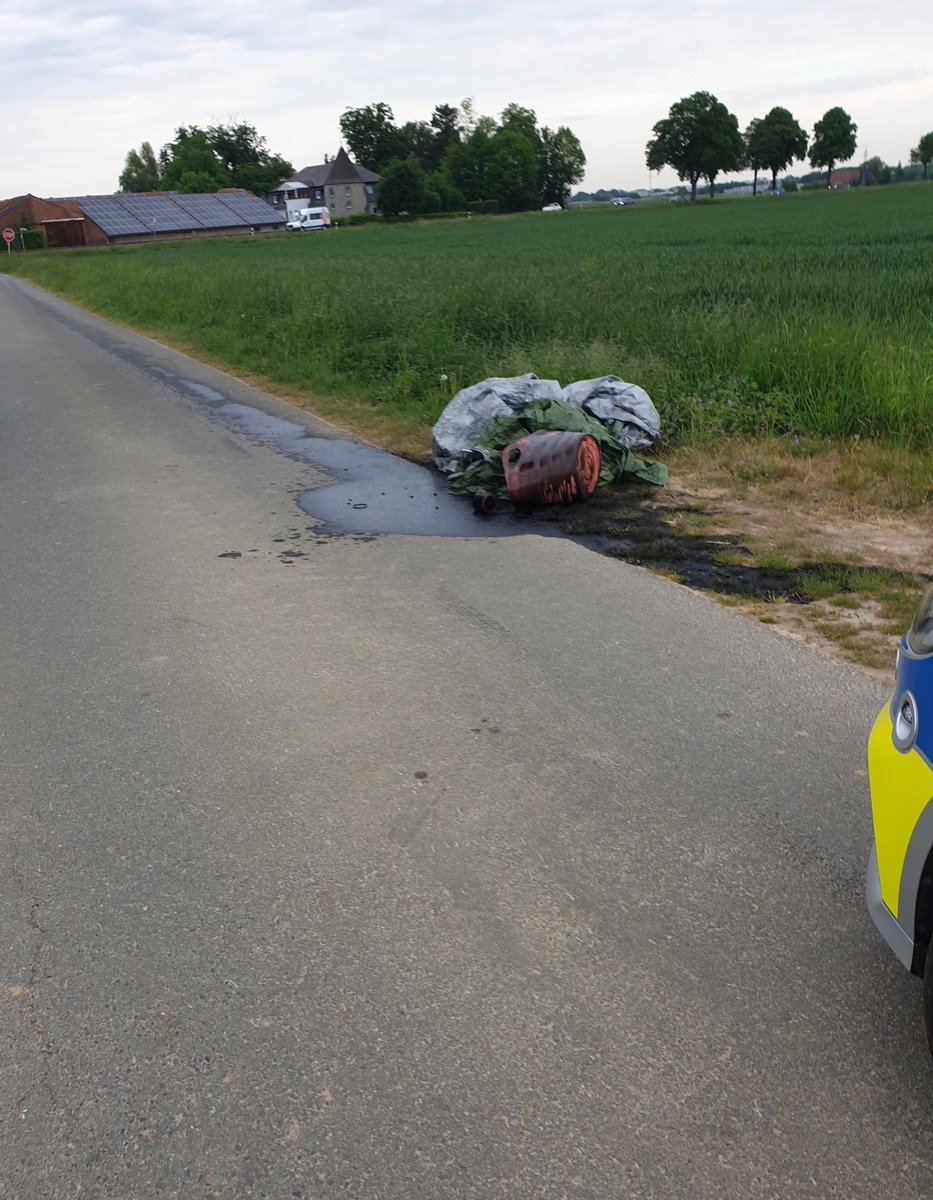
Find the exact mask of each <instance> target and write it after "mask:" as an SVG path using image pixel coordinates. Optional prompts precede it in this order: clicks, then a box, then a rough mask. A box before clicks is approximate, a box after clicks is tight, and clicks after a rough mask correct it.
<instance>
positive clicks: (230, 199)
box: [218, 192, 282, 225]
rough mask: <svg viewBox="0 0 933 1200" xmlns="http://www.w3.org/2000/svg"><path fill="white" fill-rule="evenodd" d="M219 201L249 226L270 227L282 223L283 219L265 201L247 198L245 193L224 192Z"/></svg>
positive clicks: (254, 197)
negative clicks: (274, 223) (276, 222)
mask: <svg viewBox="0 0 933 1200" xmlns="http://www.w3.org/2000/svg"><path fill="white" fill-rule="evenodd" d="M218 199H219V200H220V201H221V202H222V203H223V204H225V205H226V206H227V208H231V209H233V211H234V212H235V213H236V215H237V216H238V217H241V218H242V219H243V220H244V221H245V222H247V224H249V225H268V224H270V223H271V222H273V221H278V222H281V220H282V217H280V216H279V214H278V213H277V212H276V211H275V209H274V208H272V206H271V205H269V204H266V202H265V200H259V199H257V197H256V196H247V195H246V194H245V193H244V192H223V193H222V194H221V195H220V196H218Z"/></svg>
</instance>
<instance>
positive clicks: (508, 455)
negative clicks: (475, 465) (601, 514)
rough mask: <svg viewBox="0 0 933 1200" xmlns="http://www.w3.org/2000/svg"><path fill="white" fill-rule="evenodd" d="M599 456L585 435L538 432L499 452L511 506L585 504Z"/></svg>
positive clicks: (593, 484)
mask: <svg viewBox="0 0 933 1200" xmlns="http://www.w3.org/2000/svg"><path fill="white" fill-rule="evenodd" d="M601 466H602V454H601V453H600V450H599V443H598V442H597V441H596V439H595V438H594V437H591V436H590V434H588V433H569V432H562V431H560V430H554V431H551V430H544V429H542V430H539V431H538V432H537V433H529V434H528V436H527V437H523V438H519V439H518V441H517V442H512V444H511V445H510V446H506V448H505V449H504V450H503V451H502V467H503V470H504V471H505V482H506V486H507V487H508V489H509V497H510V498H511V500H512V503H513V504H523V505H530V504H573V503H580V502H582V501H583V500H589V498H590V496H592V494H593V493H594V492H595V491H596V485H597V483H598V482H599V470H600V467H601Z"/></svg>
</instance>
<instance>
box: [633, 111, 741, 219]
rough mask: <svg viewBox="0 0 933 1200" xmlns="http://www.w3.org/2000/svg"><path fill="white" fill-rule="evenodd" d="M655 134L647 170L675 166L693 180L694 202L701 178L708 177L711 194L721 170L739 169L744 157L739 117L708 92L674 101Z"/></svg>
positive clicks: (647, 151)
mask: <svg viewBox="0 0 933 1200" xmlns="http://www.w3.org/2000/svg"><path fill="white" fill-rule="evenodd" d="M653 133H654V137H653V138H652V139H651V141H650V142H649V143H648V145H647V147H646V148H645V161H646V162H647V165H648V170H649V171H660V170H661V168H662V167H665V166H670V167H673V168H674V170H675V171H676V172H677V175H678V178H680V179H685V180H689V181H690V200H691V202H695V201H696V198H697V183H698V182H699V180H700V178H701V177H702V178H705V179H707V180H709V185H710V197H712V196H713V194H714V184H715V180H716V176H717V175H718V174H719V173H720V171H736V170H738V169H739V167H740V166H741V164H742V162H743V161H744V158H745V143H744V141H743V140H742V135H741V133H739V123H738V120H737V119H736V117H735V116H734V115H733V114H732V113H731V112H729V110H728V109H727V108H726V106H725V105H724V104H723V103H722V102H721V101H720V100H717V99H716V97H715V96H713V95H711V94H710V93H709V92H694V93H693V95H692V96H686V97H684V99H682V100H678V101H677V102H676V103H675V104H672V105H671V109H670V113H669V114H668V115H667V116H666V117H665V118H664V120H662V121H658V123H657V124H656V125H655V126H654V129H653Z"/></svg>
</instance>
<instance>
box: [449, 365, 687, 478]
mask: <svg viewBox="0 0 933 1200" xmlns="http://www.w3.org/2000/svg"><path fill="white" fill-rule="evenodd" d="M660 429H661V421H660V418H659V416H658V412H657V409H656V408H655V407H654V405H653V404H652V402H651V399H650V397H649V396H648V393H647V392H645V391H644V390H643V389H642V388H640V387H638V386H637V385H636V384H633V383H626V382H625V381H624V380H622V379H619V378H618V376H616V375H606V376H604V377H603V378H602V379H586V380H581V381H580V382H577V383H571V384H569V385H568V386H567V387H565V388H562V387H561V386H560V384H559V383H558V382H557V380H556V379H539V378H538V377H537V376H536V375H519V376H517V377H515V378H513V379H484V380H483V382H482V383H477V384H474V385H473V386H472V387H468V388H464V389H463V390H462V391H460V392H458V393H457V394H456V396H454V398H453V399H452V400H451V401H450V403H449V404H448V405H447V407H446V408H445V409H444V411H443V413H441V416H440V418H439V419H438V422H437V424H436V425H435V426H434V430H433V435H432V438H431V448H432V451H433V454H434V461H435V463H436V464H437V466H438V467H439V468H440V470H442V471H443V472H444V473H445V474H447V475H448V476H449V479H448V483H449V485H450V490H451V491H453V492H457V493H461V494H476V493H477V492H489V493H492V494H493V495H496V496H500V497H502V498H503V499H505V498H507V497H508V496H509V490H508V487H507V485H506V480H505V470H504V467H503V464H502V452H503V450H505V449H506V447H508V446H510V445H511V444H512V443H514V442H516V441H518V440H519V439H521V438H523V437H525V436H527V435H528V434H532V433H537V432H538V431H542V430H549V431H555V432H557V431H566V432H574V433H581V434H587V435H589V436H590V437H592V438H593V439H594V440H595V441H596V442H597V443H598V445H599V450H600V453H601V458H602V462H601V466H600V471H599V486H603V485H605V484H608V483H618V482H621V481H622V480H623V479H625V478H626V477H630V478H635V479H641V480H644V481H645V482H647V483H656V484H665V483H667V467H665V466H664V464H663V463H658V462H645V461H644V459H640V458H638V457H636V455H635V454H633V453H632V450H633V449H643V448H647V447H649V446H650V445H651V444H652V442H653V441H654V439H655V438H656V437H657V436H658V433H659V432H660Z"/></svg>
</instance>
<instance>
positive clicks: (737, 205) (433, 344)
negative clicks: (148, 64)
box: [2, 184, 933, 448]
mask: <svg viewBox="0 0 933 1200" xmlns="http://www.w3.org/2000/svg"><path fill="white" fill-rule="evenodd" d="M2 268H3V269H4V270H9V271H12V272H15V273H17V274H21V275H24V276H27V277H29V278H30V279H32V280H34V281H35V282H37V283H39V284H41V285H42V286H44V287H46V288H49V289H50V290H52V291H54V292H57V293H59V294H61V295H63V296H67V297H69V298H71V299H73V300H76V301H77V302H78V303H80V304H82V305H84V306H86V307H87V308H90V309H92V310H93V311H95V312H98V313H101V314H103V315H105V316H107V317H110V318H113V319H115V320H118V321H121V322H124V323H126V324H128V325H130V326H133V327H135V328H138V329H142V330H145V331H146V332H148V333H150V334H152V335H154V336H156V337H159V338H163V339H165V340H167V341H169V342H171V343H173V344H175V345H179V346H181V347H183V348H186V349H189V350H191V351H193V352H194V353H197V354H202V355H204V356H205V357H207V358H209V359H210V360H211V361H214V362H216V363H220V364H223V365H226V366H228V367H229V368H232V369H233V370H235V371H240V372H243V373H248V374H249V375H251V376H252V377H254V378H259V379H263V380H266V381H268V382H269V384H271V385H275V386H279V387H281V388H282V389H284V390H287V391H290V392H291V393H292V394H295V393H304V394H306V395H309V396H317V397H318V398H320V399H321V402H322V404H323V410H324V411H325V412H329V413H330V414H331V415H334V414H335V412H338V411H339V405H341V404H345V405H347V406H348V409H347V411H348V414H350V415H351V416H353V418H354V419H353V421H352V422H351V423H353V424H355V425H356V426H357V427H360V426H361V425H365V422H366V415H367V413H369V414H371V416H372V419H373V420H374V421H382V422H383V423H385V422H386V421H388V422H389V423H390V424H392V425H393V426H394V427H395V428H397V429H399V430H400V431H405V430H407V431H409V433H411V434H412V435H416V436H417V437H419V438H424V437H425V431H426V430H427V428H428V427H429V426H430V425H431V424H432V423H433V421H434V420H435V419H436V416H437V414H438V413H439V412H440V410H441V408H442V407H443V405H444V404H445V403H446V401H447V400H448V399H449V397H450V395H452V394H453V392H454V391H455V390H456V389H457V388H458V387H460V386H463V385H466V384H469V383H473V382H476V381H477V380H480V379H483V378H485V377H486V376H490V375H511V374H519V373H522V372H525V371H535V372H536V373H537V374H538V375H541V376H543V377H550V378H556V379H558V380H560V381H561V382H562V383H568V382H570V381H571V380H574V379H583V378H589V377H593V376H598V375H604V374H608V373H614V374H618V375H621V376H622V377H623V378H626V379H628V380H630V381H632V382H635V383H639V384H641V385H642V386H643V387H644V388H646V390H647V391H648V392H649V393H650V395H651V396H652V398H653V399H654V400H655V402H656V404H657V405H658V408H659V409H660V411H661V414H662V418H663V420H664V436H665V438H666V439H667V441H668V442H669V443H670V444H683V443H689V442H696V441H697V440H698V439H700V440H702V439H703V438H704V437H706V436H718V435H720V434H722V433H725V434H727V435H728V434H736V435H743V436H749V435H752V436H754V435H755V434H757V433H759V432H762V433H770V432H778V433H781V432H789V433H791V434H794V433H796V434H800V435H805V436H809V437H822V438H826V437H830V438H836V437H852V436H854V435H863V436H864V435H867V436H872V437H880V438H884V439H890V440H893V441H895V442H897V443H899V444H902V445H905V446H912V447H916V448H923V447H927V446H929V445H930V444H931V442H933V423H931V421H930V414H931V411H933V338H931V334H933V305H931V299H930V297H931V296H933V184H931V185H922V184H921V185H915V186H902V187H889V188H871V189H864V190H855V191H851V192H827V193H803V194H800V195H797V196H783V197H780V198H772V197H770V196H763V197H760V198H758V199H754V200H752V199H741V200H738V199H737V200H725V199H722V200H716V201H715V202H714V203H712V204H710V203H706V204H698V205H696V206H692V205H687V204H680V205H664V206H661V205H657V206H650V207H648V206H645V207H638V206H635V207H631V208H623V209H614V210H600V211H590V212H584V211H570V212H565V213H560V214H529V215H527V216H521V217H516V218H509V219H496V218H481V219H480V218H477V219H473V220H464V221H460V222H456V223H450V224H447V223H428V224H420V225H396V226H388V227H368V226H367V227H362V228H358V229H349V228H346V229H339V230H336V231H331V232H326V233H303V234H281V235H267V236H263V237H254V238H237V239H216V240H192V241H176V242H154V243H148V244H145V245H139V246H133V247H115V248H107V249H102V250H84V251H52V252H48V253H37V254H31V255H24V256H12V257H11V258H9V259H7V258H6V256H4V260H3V262H2ZM328 398H329V403H328Z"/></svg>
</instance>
